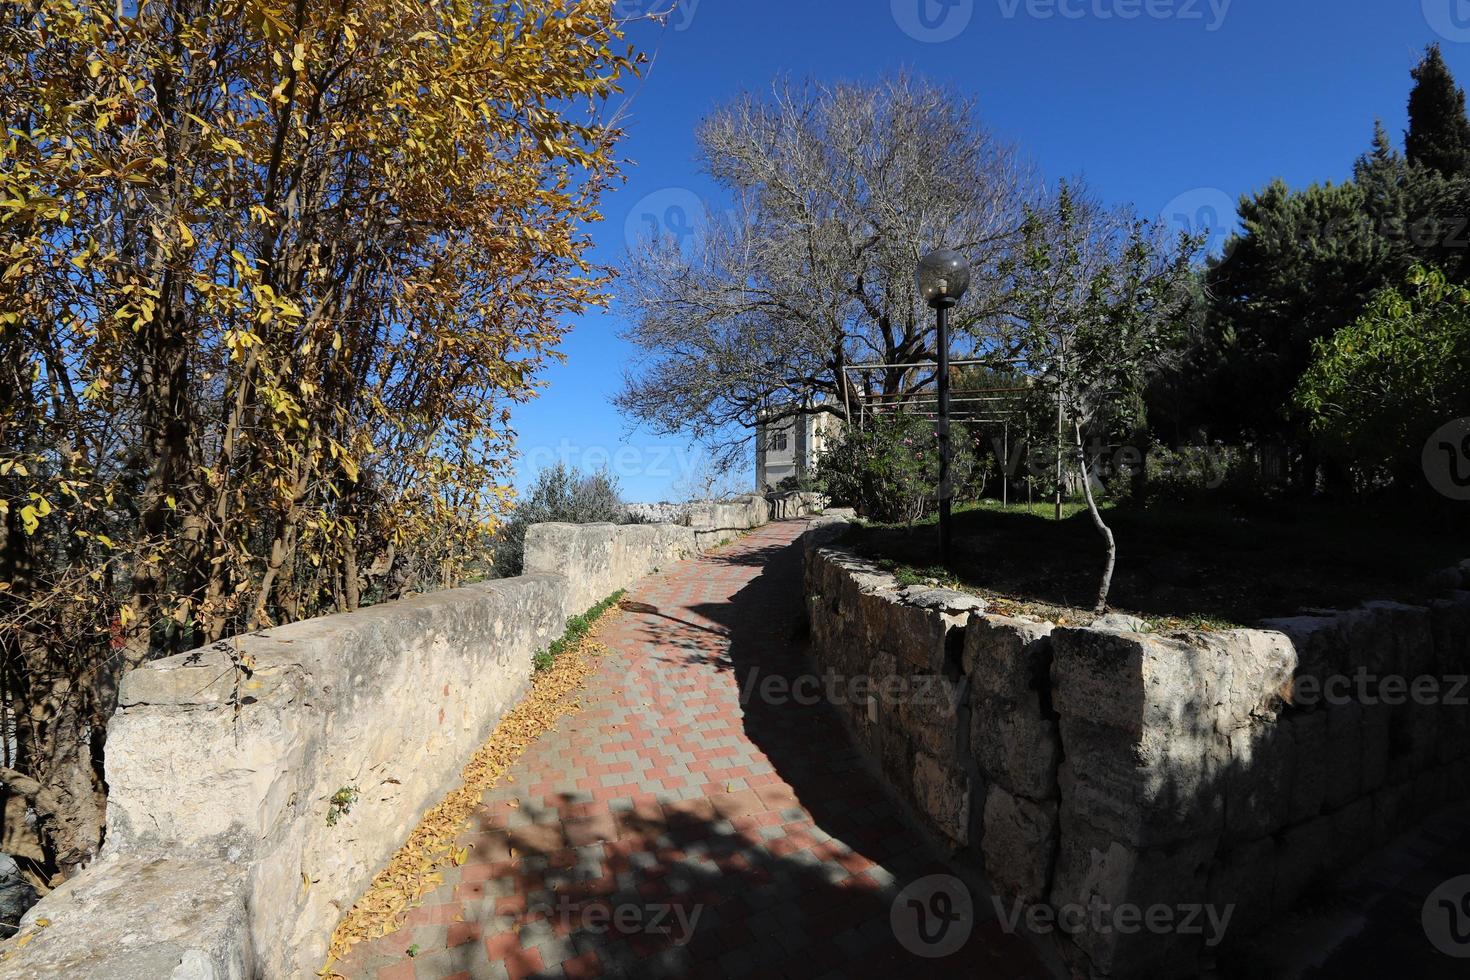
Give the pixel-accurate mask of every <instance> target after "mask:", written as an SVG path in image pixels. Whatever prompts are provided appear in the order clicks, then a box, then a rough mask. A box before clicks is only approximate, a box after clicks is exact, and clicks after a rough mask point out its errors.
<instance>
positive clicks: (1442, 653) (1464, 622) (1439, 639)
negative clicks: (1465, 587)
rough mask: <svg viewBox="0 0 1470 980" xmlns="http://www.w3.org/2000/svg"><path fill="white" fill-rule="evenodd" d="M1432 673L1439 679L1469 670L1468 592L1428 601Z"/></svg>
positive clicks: (1469, 608) (1469, 606) (1469, 605)
mask: <svg viewBox="0 0 1470 980" xmlns="http://www.w3.org/2000/svg"><path fill="white" fill-rule="evenodd" d="M1429 621H1430V633H1431V635H1432V637H1433V642H1434V668H1433V669H1434V672H1435V675H1436V676H1438V677H1441V678H1445V677H1450V676H1453V675H1458V674H1466V673H1470V592H1456V593H1454V594H1453V595H1451V596H1449V597H1447V598H1444V599H1436V600H1435V601H1433V602H1431V603H1430V604H1429Z"/></svg>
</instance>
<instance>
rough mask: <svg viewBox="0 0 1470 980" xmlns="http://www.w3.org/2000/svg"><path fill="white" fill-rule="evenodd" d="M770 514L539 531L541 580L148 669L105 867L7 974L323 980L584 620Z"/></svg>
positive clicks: (332, 621) (126, 744)
mask: <svg viewBox="0 0 1470 980" xmlns="http://www.w3.org/2000/svg"><path fill="white" fill-rule="evenodd" d="M768 514H769V505H768V504H767V502H766V501H765V500H764V499H763V498H759V497H754V498H746V499H743V500H740V501H736V502H733V503H731V504H720V505H712V506H710V507H708V508H706V509H705V510H704V511H703V512H702V513H700V514H697V515H696V523H695V525H694V526H692V527H675V526H659V525H629V526H619V527H613V526H612V525H601V526H589V527H574V526H569V525H549V526H537V527H533V528H531V529H530V531H529V532H528V534H527V548H526V568H527V574H525V575H522V576H520V577H517V578H510V579H501V580H498V581H493V582H488V583H484V584H480V585H473V586H469V587H466V588H461V589H454V590H449V591H444V592H436V593H432V594H428V595H423V596H417V597H414V598H410V599H405V600H402V601H400V602H393V603H385V604H383V605H378V606H371V607H368V608H364V609H361V610H359V611H357V612H354V613H350V614H346V615H339V616H327V617H323V618H319V619H313V620H307V621H304V622H300V623H294V624H291V625H288V626H282V627H279V628H276V629H272V630H266V631H264V632H261V633H256V634H251V635H248V636H240V637H235V638H232V639H229V640H225V641H222V642H220V643H216V644H214V645H212V646H210V647H206V648H203V649H200V650H195V651H193V652H191V653H186V654H182V655H180V656H175V657H169V658H166V659H162V660H158V661H155V662H153V663H150V664H148V665H146V666H144V667H142V668H140V669H138V670H135V671H133V672H131V673H130V674H128V675H127V677H126V678H125V679H124V681H123V686H122V692H121V700H120V707H119V709H118V712H117V714H116V715H115V716H114V717H113V719H112V722H111V724H110V725H109V727H108V738H107V750H106V760H107V781H108V786H109V798H108V813H107V839H106V843H105V846H104V849H103V855H102V857H101V858H100V859H99V860H98V862H97V863H96V864H95V865H94V866H92V867H91V868H89V869H87V870H86V871H85V872H84V873H83V874H81V875H79V876H78V877H77V878H75V879H73V880H72V881H70V882H67V883H66V884H64V885H63V886H61V887H60V888H58V889H57V890H56V891H55V892H53V893H52V894H50V895H48V896H47V897H46V898H45V899H44V900H43V901H42V902H41V903H40V904H38V905H37V906H35V907H34V908H32V909H31V911H30V912H29V913H28V914H27V915H26V917H25V919H24V920H23V922H22V935H26V934H27V933H29V934H30V939H29V940H27V942H26V945H24V946H23V947H20V946H16V945H15V944H14V943H11V944H7V945H8V949H7V948H5V947H0V949H3V950H4V952H5V954H6V955H5V958H4V959H3V960H0V976H4V977H12V976H14V977H33V976H65V977H71V978H97V980H120V978H139V980H157V978H166V977H174V978H179V980H182V978H201V980H202V978H227V977H228V978H240V980H246V978H251V977H256V976H264V977H293V978H294V977H306V976H312V975H314V974H315V972H316V970H317V969H318V968H319V967H320V966H321V964H322V962H323V960H324V959H325V954H326V947H327V942H328V939H329V938H330V934H331V931H332V929H333V928H334V927H335V925H336V923H337V922H338V920H339V919H340V918H341V916H342V915H343V913H344V912H345V911H346V910H347V909H348V908H349V907H350V906H351V905H352V903H353V902H354V901H356V899H357V897H358V896H359V895H360V894H361V893H362V891H363V890H364V889H365V888H366V887H367V885H368V883H369V882H370V881H371V879H372V876H373V875H374V874H375V873H376V871H377V869H378V868H380V867H381V866H382V865H383V864H384V863H385V862H386V861H387V860H388V859H389V858H390V857H391V856H392V854H393V852H394V851H395V850H396V849H397V848H398V846H399V845H400V844H401V843H402V842H403V840H404V838H405V837H406V836H407V834H408V832H409V831H410V830H411V829H412V828H413V826H414V825H415V824H416V823H417V821H418V819H419V817H420V815H421V814H422V813H423V812H424V810H425V809H427V808H428V807H429V806H430V805H432V804H433V803H434V802H436V801H437V800H439V799H440V798H441V797H442V796H443V795H444V794H445V793H446V792H448V791H449V790H450V789H451V788H453V786H454V785H456V781H457V780H458V777H459V772H460V769H461V767H462V766H463V764H464V762H465V761H466V760H467V759H468V758H469V756H470V755H471V753H473V751H474V750H475V749H476V748H478V747H479V746H480V745H481V744H482V743H483V742H484V741H485V739H486V738H487V737H488V735H489V734H490V732H491V731H492V730H493V729H494V727H495V725H496V724H497V723H498V722H499V720H500V719H501V717H502V716H503V715H504V714H505V712H506V711H507V710H509V709H510V708H511V707H512V706H513V705H514V704H515V703H516V702H517V701H518V700H519V699H520V698H521V697H522V696H523V695H524V694H525V692H526V690H527V688H528V685H529V683H530V676H531V663H532V658H533V656H534V654H535V653H536V651H537V650H540V649H543V648H545V647H546V646H547V645H549V644H550V642H551V641H552V640H553V639H555V638H556V637H557V636H559V635H560V634H561V632H562V631H563V629H564V628H565V625H566V620H567V617H568V616H570V615H572V614H575V613H580V612H582V611H584V610H586V609H587V608H588V607H590V606H592V605H593V604H594V603H596V602H597V601H599V600H601V599H602V598H604V597H606V596H608V595H610V594H612V593H613V592H616V591H618V590H619V589H622V588H626V587H627V586H629V585H631V584H633V583H634V582H635V581H636V580H637V579H639V578H641V577H643V576H644V575H647V574H648V573H650V572H652V571H655V570H656V569H660V568H665V567H668V566H669V565H672V564H673V563H675V562H677V561H679V560H681V559H685V558H689V557H691V556H693V555H695V554H697V553H698V552H699V551H700V550H703V549H704V548H705V547H709V546H710V545H712V544H713V543H717V542H721V541H725V540H729V539H731V538H733V537H734V536H735V535H736V534H738V533H739V532H740V531H743V530H747V529H749V528H752V527H755V526H757V525H759V524H761V523H764V522H765V521H766V519H767V516H768ZM706 519H708V520H709V521H710V523H699V522H700V521H703V520H706ZM339 793H345V795H344V796H338V794H339ZM334 796H337V797H338V799H339V800H345V799H346V798H347V797H351V802H350V805H347V806H341V805H334V804H333V798H334ZM42 919H44V920H47V922H48V923H49V924H48V925H46V926H45V927H39V928H38V927H37V923H38V922H39V921H40V920H42Z"/></svg>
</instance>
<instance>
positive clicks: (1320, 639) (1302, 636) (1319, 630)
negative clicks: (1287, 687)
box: [1261, 613, 1347, 702]
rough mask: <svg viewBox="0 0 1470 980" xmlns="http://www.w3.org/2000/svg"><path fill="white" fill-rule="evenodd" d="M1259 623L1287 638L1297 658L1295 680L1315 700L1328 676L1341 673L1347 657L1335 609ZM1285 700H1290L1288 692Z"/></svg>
mask: <svg viewBox="0 0 1470 980" xmlns="http://www.w3.org/2000/svg"><path fill="white" fill-rule="evenodd" d="M1261 625H1262V626H1263V627H1264V628H1266V629H1269V630H1276V631H1277V632H1279V633H1281V634H1283V635H1285V636H1286V637H1287V638H1288V639H1290V641H1291V644H1292V647H1293V649H1294V650H1295V651H1296V658H1297V666H1296V671H1295V680H1296V683H1298V684H1300V685H1302V686H1303V689H1304V690H1307V691H1310V692H1312V695H1313V698H1312V700H1313V701H1314V702H1315V699H1316V698H1317V697H1319V696H1320V692H1321V690H1322V685H1323V684H1325V683H1326V682H1327V680H1328V678H1330V677H1332V676H1334V675H1335V674H1339V673H1342V668H1343V666H1344V665H1345V663H1346V658H1347V653H1346V649H1347V640H1346V637H1345V634H1344V630H1343V624H1342V621H1341V619H1340V618H1339V616H1338V615H1337V614H1336V613H1333V614H1331V615H1316V616H1293V617H1289V618H1285V619H1268V620H1265V621H1264V622H1262V623H1261ZM1308 679H1309V680H1308ZM1287 700H1288V701H1290V700H1292V697H1291V695H1290V693H1288V696H1287Z"/></svg>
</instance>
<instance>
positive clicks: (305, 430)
mask: <svg viewBox="0 0 1470 980" xmlns="http://www.w3.org/2000/svg"><path fill="white" fill-rule="evenodd" d="M612 7H613V2H612V0H525V2H520V3H516V4H507V3H490V2H480V0H334V2H331V3H321V2H307V0H210V2H205V0H140V2H138V3H130V4H119V5H116V6H114V5H111V4H92V3H84V2H81V0H16V2H10V3H7V4H6V6H5V11H4V13H3V15H0V16H3V21H0V46H3V56H4V65H5V71H4V73H3V76H0V113H3V116H4V119H5V123H6V126H7V135H6V137H5V138H4V142H3V143H0V270H3V273H0V285H3V288H0V374H3V380H0V627H3V634H0V683H3V710H4V713H5V719H4V720H5V726H4V727H5V730H6V732H13V733H14V738H13V741H12V742H11V743H10V745H13V746H14V748H13V751H12V749H11V747H10V745H7V747H6V749H5V758H4V760H3V761H4V767H3V769H0V779H3V781H4V783H5V786H6V789H7V791H8V793H9V794H11V795H12V796H13V797H16V798H22V799H24V801H25V803H26V805H27V806H30V807H32V808H34V810H35V812H36V813H37V814H38V816H39V829H40V832H41V833H40V840H39V841H38V842H36V844H37V846H38V848H39V849H38V850H36V851H35V852H34V853H32V854H31V855H30V856H31V857H32V858H33V860H35V861H36V862H37V863H38V864H40V865H44V866H47V867H48V868H55V869H59V870H60V871H62V872H63V873H66V872H69V871H70V870H71V869H73V868H75V867H77V866H78V865H81V864H83V863H85V862H86V861H88V860H89V859H90V858H91V857H92V856H93V855H94V854H95V853H96V850H97V847H98V844H99V841H100V838H101V830H102V826H103V812H104V811H103V807H104V800H103V792H102V782H101V758H100V753H101V748H102V740H103V733H104V726H105V723H106V721H107V718H108V717H109V715H110V714H111V712H112V710H113V707H114V704H115V700H116V692H117V685H118V682H119V679H120V678H121V676H122V674H123V673H124V672H125V671H127V670H129V669H132V668H135V667H137V666H138V665H139V664H141V663H143V662H145V661H147V660H148V659H150V658H153V657H157V656H159V655H163V654H168V653H173V652H178V651H183V650H187V649H189V648H191V647H193V646H197V645H199V644H203V643H209V642H212V641H216V640H219V639H220V638H221V637H225V636H227V635H229V634H232V633H235V632H239V631H242V630H252V629H257V628H261V627H265V626H269V625H271V624H273V623H278V622H283V621H286V620H291V619H298V618H302V617H307V616H312V615H316V614H318V613H323V612H330V611H334V610H351V609H354V608H356V607H357V606H358V605H359V604H361V603H363V602H365V601H370V600H375V599H386V598H392V597H394V596H397V595H401V594H403V593H404V592H406V591H410V590H418V589H426V588H435V587H439V586H442V585H447V584H451V583H453V582H454V581H455V578H456V576H457V574H458V571H459V569H460V568H461V567H463V566H464V564H465V563H466V562H467V561H468V560H469V559H470V558H471V557H472V556H475V555H478V554H480V553H482V552H483V551H484V550H485V549H486V546H487V542H488V540H489V535H490V534H491V532H492V531H493V528H494V520H495V517H494V515H495V513H496V512H497V510H498V508H499V505H500V504H501V502H502V500H503V499H504V498H505V497H506V495H507V494H508V490H507V486H506V485H507V482H508V481H507V478H506V468H507V465H508V458H509V449H510V441H511V438H512V433H511V432H510V429H509V415H508V407H509V406H510V405H511V404H513V403H515V402H517V401H520V400H523V399H525V398H528V397H530V396H531V395H532V394H533V391H534V388H535V386H536V383H537V382H536V380H535V378H536V374H537V371H538V369H539V368H540V367H541V365H542V364H543V363H544V362H545V361H546V359H547V358H549V357H553V356H555V351H556V345H557V343H558V340H559V338H560V336H561V333H562V326H561V325H562V324H563V323H564V322H565V321H566V319H567V317H568V316H569V315H571V314H575V313H578V312H580V311H581V310H583V309H584V308H585V307H587V306H588V305H589V304H592V303H597V302H600V301H601V298H602V289H603V286H604V284H605V277H604V275H603V273H602V272H601V271H599V270H597V269H595V268H593V267H591V266H589V264H588V263H587V261H586V259H585V257H584V256H585V252H586V250H587V247H588V240H587V237H586V232H585V223H586V222H587V221H588V220H589V219H593V218H595V217H596V210H595V209H596V207H597V202H598V199H599V197H600V195H601V193H602V191H603V190H604V189H605V187H606V186H607V184H608V181H609V180H610V179H612V178H613V177H614V176H615V168H614V165H613V163H612V157H611V155H610V148H611V146H612V144H613V142H614V140H615V139H616V137H617V135H618V134H617V132H616V130H615V129H614V128H613V127H612V126H611V125H610V124H609V123H608V122H607V121H606V119H605V117H604V115H603V113H604V111H605V107H606V101H607V100H608V98H609V97H610V96H611V95H612V94H613V93H614V92H615V91H616V87H617V85H618V80H619V77H620V76H621V75H623V74H624V73H626V72H627V71H628V70H629V69H630V68H631V67H632V60H633V59H632V56H631V54H630V52H627V51H625V50H620V49H619V48H618V47H617V44H618V41H617V38H618V36H619V35H618V27H617V24H616V23H615V22H614V19H613V12H612ZM16 812H17V808H15V807H8V808H7V810H6V813H7V820H9V821H11V822H12V824H11V825H10V826H7V837H8V838H10V839H17V838H19V837H21V836H23V834H24V832H23V828H18V827H16V826H14V825H13V820H14V817H15V814H16Z"/></svg>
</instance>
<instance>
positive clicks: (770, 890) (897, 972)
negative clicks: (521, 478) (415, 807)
mask: <svg viewBox="0 0 1470 980" xmlns="http://www.w3.org/2000/svg"><path fill="white" fill-rule="evenodd" d="M805 526H806V525H805V522H802V521H792V522H786V523H781V524H772V525H768V526H766V527H765V528H762V529H760V530H759V531H757V532H755V533H753V534H751V535H749V536H747V537H746V538H744V539H742V540H741V541H739V542H737V543H736V544H734V545H732V546H730V547H729V548H726V549H724V550H722V551H720V552H718V553H716V554H711V555H706V556H704V557H703V558H700V559H698V560H695V561H692V562H687V563H684V564H682V565H680V566H679V567H677V568H676V569H674V570H672V572H671V573H670V574H667V575H665V576H663V577H659V578H654V579H649V580H647V581H645V582H643V583H642V584H640V585H639V586H638V587H636V588H635V589H634V590H633V591H632V593H631V594H630V596H629V598H630V600H631V601H633V602H635V603H638V604H640V605H638V606H636V607H635V608H634V609H633V610H630V611H625V612H623V613H621V614H620V615H619V616H618V617H617V618H616V619H615V620H613V621H612V622H611V623H610V624H609V625H608V627H607V628H605V629H604V631H603V634H602V636H601V639H602V641H603V642H605V643H606V644H607V646H608V651H609V652H608V655H607V657H606V658H605V660H604V661H603V664H602V667H601V669H600V670H599V671H598V673H597V674H596V675H595V676H594V677H593V678H592V680H591V681H590V683H589V688H588V696H587V697H586V698H585V703H586V708H585V709H584V710H583V711H582V712H580V713H579V714H576V715H573V716H571V718H569V719H568V720H567V721H566V722H564V723H563V725H562V727H561V729H560V730H559V731H557V732H553V733H551V734H548V735H546V736H544V737H543V738H542V739H540V740H539V741H538V742H537V743H536V744H535V745H534V746H533V747H532V748H531V750H530V751H529V752H527V754H526V755H525V756H524V757H523V758H522V759H521V761H520V762H519V763H518V764H517V766H516V767H515V768H514V769H513V771H512V775H513V781H507V782H504V783H502V784H501V785H500V786H498V787H496V788H495V789H494V790H492V791H491V792H489V793H487V794H486V797H485V804H484V807H483V809H482V810H481V811H480V812H479V814H478V817H477V818H476V821H475V827H474V828H472V830H473V832H472V833H471V834H469V835H467V836H466V838H465V842H466V843H470V844H473V846H474V848H473V851H472V852H471V853H472V856H471V857H470V859H469V861H468V862H467V863H465V864H464V865H463V866H461V867H459V868H455V869H452V870H451V871H449V872H447V873H446V875H445V882H444V884H443V885H442V886H441V887H440V888H439V889H438V890H436V891H435V892H434V893H432V894H431V895H429V896H428V897H427V899H426V901H425V903H424V905H423V906H422V907H420V908H418V909H415V910H414V911H413V912H412V913H411V914H410V918H409V921H408V923H407V924H406V925H405V926H404V928H402V929H401V930H399V931H398V932H396V933H394V934H392V935H389V936H386V937H384V938H382V939H379V940H376V941H374V942H372V943H366V944H363V945H360V946H358V947H357V948H356V949H355V950H354V953H353V955H352V957H351V958H350V959H349V960H348V961H347V962H345V963H344V964H342V965H341V966H340V967H339V969H340V971H341V972H342V973H343V974H345V975H346V976H348V977H351V978H353V980H357V978H377V980H413V978H417V980H442V978H447V977H455V978H474V980H481V978H491V977H506V976H509V977H523V976H545V977H594V976H631V977H652V976H700V977H732V978H733V977H746V976H755V977H790V978H807V977H823V976H831V977H879V976H882V977H885V978H892V977H895V976H908V975H918V976H968V977H976V976H983V977H989V978H995V980H1010V978H1031V977H1043V976H1046V972H1045V971H1044V970H1043V969H1042V968H1041V967H1040V966H1039V965H1038V964H1037V961H1036V960H1035V958H1034V955H1033V954H1032V952H1031V950H1030V947H1029V946H1028V945H1027V944H1026V943H1025V941H1024V940H1022V939H1020V938H1018V937H1016V936H1012V935H1007V934H1005V933H1003V932H1001V931H1000V929H999V927H998V926H997V925H996V924H995V923H994V922H993V921H989V922H983V923H977V924H975V926H974V929H973V931H972V932H971V934H970V937H969V939H968V941H967V942H966V943H965V945H964V946H962V947H961V948H960V949H959V951H957V952H955V953H953V954H951V955H949V956H946V957H943V958H938V959H934V958H926V959H921V958H919V957H918V956H915V955H913V954H912V953H910V952H909V951H908V950H907V949H906V948H905V947H904V945H903V944H901V943H900V941H899V940H898V939H897V938H896V937H895V933H894V930H893V928H892V926H891V924H890V910H891V908H892V906H893V904H894V901H893V900H894V898H895V896H896V895H897V894H898V892H899V890H900V889H901V888H902V887H904V886H905V885H906V884H908V883H909V882H912V881H914V880H916V879H918V878H921V877H923V876H926V875H929V874H935V873H944V872H946V871H947V870H949V869H948V868H947V867H946V865H944V864H943V862H942V860H941V857H942V856H941V855H940V854H939V853H938V852H937V851H935V850H934V849H933V848H932V845H931V844H930V843H929V841H930V838H928V837H927V836H926V835H925V834H923V833H922V832H920V831H918V830H917V829H915V827H914V826H912V825H911V824H909V823H908V822H907V821H906V820H905V818H904V817H903V816H902V815H901V813H900V812H899V811H898V809H897V808H895V807H894V805H893V804H892V803H890V802H889V800H888V798H887V797H886V796H885V795H884V793H883V791H882V789H881V787H880V786H879V785H878V784H877V783H876V781H875V780H874V779H872V778H871V777H870V776H869V775H868V773H867V770H866V769H864V768H863V766H862V763H861V761H860V759H859V758H858V756H857V755H856V752H855V750H854V749H853V748H852V746H851V744H850V742H849V741H848V739H847V737H846V735H845V733H844V731H843V729H842V727H841V724H840V722H839V720H838V718H837V717H836V715H835V714H834V713H833V712H832V711H831V710H830V709H828V708H826V707H825V706H821V705H818V706H807V707H803V706H801V705H796V704H781V705H774V704H766V703H763V702H761V701H760V700H758V699H756V698H750V699H749V700H748V703H744V704H743V703H742V698H741V684H742V683H743V682H746V681H747V680H748V678H749V676H750V671H751V670H752V668H758V669H759V671H760V676H766V675H768V674H784V675H787V676H793V675H794V674H796V673H798V672H801V671H803V670H805V669H806V668H805V661H804V653H803V650H802V645H801V639H800V633H801V622H802V612H801V602H802V595H803V592H802V586H801V568H800V553H799V545H795V544H793V542H794V541H795V539H796V537H797V536H798V535H799V534H800V533H801V531H802V530H804V528H805ZM986 908H988V903H984V904H983V907H982V908H979V909H977V912H978V913H979V915H980V917H983V918H987V919H990V918H992V917H991V916H988V915H986V914H985V909H986ZM410 950H412V952H413V955H412V956H410V955H409V951H410Z"/></svg>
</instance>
